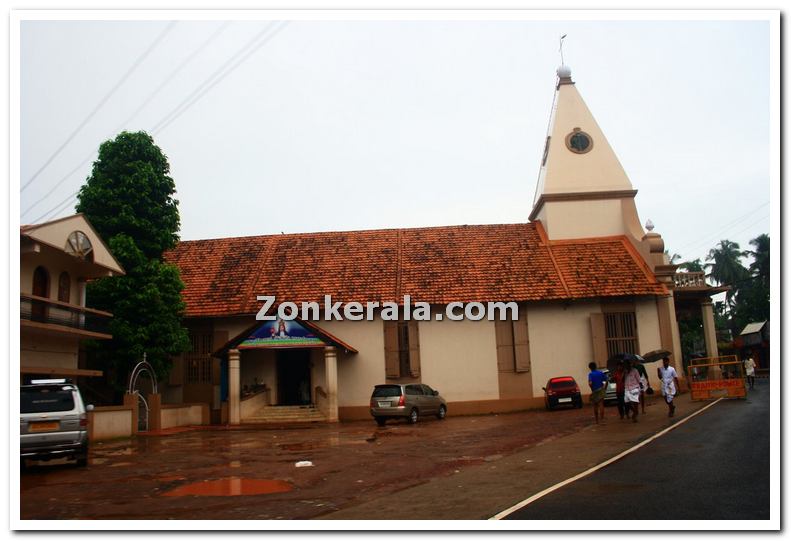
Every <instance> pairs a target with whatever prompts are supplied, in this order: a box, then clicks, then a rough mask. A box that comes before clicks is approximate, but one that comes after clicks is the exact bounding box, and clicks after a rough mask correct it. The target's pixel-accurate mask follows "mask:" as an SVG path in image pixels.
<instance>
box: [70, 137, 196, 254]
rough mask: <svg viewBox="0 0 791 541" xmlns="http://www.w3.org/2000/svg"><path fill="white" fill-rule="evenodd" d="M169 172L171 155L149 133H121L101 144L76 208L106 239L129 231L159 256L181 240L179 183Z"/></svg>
mask: <svg viewBox="0 0 791 541" xmlns="http://www.w3.org/2000/svg"><path fill="white" fill-rule="evenodd" d="M169 173H170V165H169V164H168V160H167V157H166V156H165V155H164V154H163V153H162V150H161V149H160V148H159V147H158V146H156V145H155V144H154V140H153V139H152V138H151V136H150V135H148V134H147V133H145V132H136V133H129V132H121V134H119V135H118V136H117V137H116V138H115V139H113V140H111V141H105V142H104V143H102V144H101V146H100V147H99V158H98V160H97V161H95V162H94V163H93V170H92V172H91V176H90V177H88V180H87V182H86V183H85V184H84V185H83V187H82V188H81V189H80V193H79V199H78V204H77V210H78V211H79V212H84V213H85V215H86V216H88V219H89V220H90V221H91V223H92V224H93V226H94V227H95V228H96V230H97V231H98V232H99V233H100V234H101V235H102V236H103V237H104V238H105V240H107V241H108V242H109V239H112V238H113V237H115V236H116V235H118V234H125V235H128V236H129V237H131V238H132V239H133V240H134V242H135V245H136V246H137V247H138V248H139V249H140V250H141V251H142V252H143V254H144V255H145V257H146V258H148V259H159V258H161V257H162V253H163V252H164V251H165V250H168V249H170V248H173V247H174V246H175V245H176V242H177V241H178V238H179V237H178V230H179V225H180V221H179V211H178V201H177V200H176V199H174V198H173V194H174V193H175V191H176V184H175V182H173V179H172V178H171V177H170V176H169Z"/></svg>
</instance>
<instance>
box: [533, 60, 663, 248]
mask: <svg viewBox="0 0 791 541" xmlns="http://www.w3.org/2000/svg"><path fill="white" fill-rule="evenodd" d="M557 75H558V78H557V84H556V88H555V99H554V103H553V107H552V113H551V117H550V128H549V133H548V134H547V139H546V143H545V147H544V154H543V157H542V161H541V170H540V172H539V176H538V184H537V186H536V194H535V198H534V201H533V210H532V212H531V213H530V220H531V221H540V222H541V223H542V225H543V226H544V229H545V230H546V232H547V236H548V237H549V238H550V239H551V240H559V239H573V238H586V237H606V236H612V235H626V236H627V237H628V238H629V239H630V240H631V241H632V242H633V243H634V245H635V246H636V247H638V249H641V248H642V249H641V250H640V251H641V252H643V251H644V248H643V246H641V245H642V244H643V242H642V240H643V237H644V236H645V231H644V230H643V228H642V226H641V225H640V219H639V217H638V215H637V208H636V207H635V202H634V197H635V195H636V194H637V190H635V189H634V187H633V186H632V183H631V182H630V181H629V178H628V177H627V176H626V172H625V171H624V169H623V167H622V166H621V163H620V162H619V161H618V158H617V157H616V155H615V152H614V151H613V149H612V147H610V143H609V142H608V141H607V138H606V137H605V136H604V133H603V132H602V130H601V128H599V125H598V124H597V123H596V120H595V119H594V118H593V115H592V114H591V112H590V110H589V109H588V106H587V105H586V104H585V102H584V101H583V99H582V96H581V95H580V93H579V92H578V91H577V87H576V84H575V83H574V81H573V80H572V79H571V69H570V68H569V67H568V66H565V65H564V66H561V67H559V68H558V70H557ZM644 255H645V256H648V252H647V251H646V253H645V254H644ZM646 259H648V257H646Z"/></svg>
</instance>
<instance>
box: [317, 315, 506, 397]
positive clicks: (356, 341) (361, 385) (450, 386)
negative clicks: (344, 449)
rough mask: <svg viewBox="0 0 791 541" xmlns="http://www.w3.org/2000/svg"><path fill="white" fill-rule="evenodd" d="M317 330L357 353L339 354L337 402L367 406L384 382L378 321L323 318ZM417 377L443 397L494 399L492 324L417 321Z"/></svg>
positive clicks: (482, 322) (494, 350) (495, 364)
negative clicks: (418, 359) (351, 347)
mask: <svg viewBox="0 0 791 541" xmlns="http://www.w3.org/2000/svg"><path fill="white" fill-rule="evenodd" d="M321 326H322V328H324V329H325V330H327V331H328V332H330V333H332V334H333V335H335V336H337V337H338V338H340V339H341V340H343V341H344V342H347V343H348V344H350V345H352V346H354V347H355V348H356V349H357V350H358V352H359V353H357V354H349V355H345V354H343V353H342V352H339V355H338V405H339V406H340V407H345V406H366V405H367V404H368V402H369V400H370V397H371V389H372V388H373V386H374V385H378V384H381V383H384V382H385V381H386V378H385V362H384V329H383V326H382V321H381V320H380V319H377V320H376V321H332V322H328V321H324V322H321ZM419 329H420V330H419V336H420V372H421V377H420V380H421V381H422V382H424V383H426V384H427V385H431V386H432V387H436V388H437V389H438V390H439V391H440V392H441V393H442V395H443V397H444V398H445V399H446V400H461V401H471V400H495V399H497V398H499V387H498V375H497V349H496V341H495V335H494V323H492V322H488V321H468V320H464V321H447V320H445V321H421V322H420V323H419Z"/></svg>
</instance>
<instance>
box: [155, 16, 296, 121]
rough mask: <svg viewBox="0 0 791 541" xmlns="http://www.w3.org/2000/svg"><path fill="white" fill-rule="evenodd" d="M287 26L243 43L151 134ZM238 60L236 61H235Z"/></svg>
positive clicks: (270, 28) (282, 23)
mask: <svg viewBox="0 0 791 541" xmlns="http://www.w3.org/2000/svg"><path fill="white" fill-rule="evenodd" d="M287 25H288V21H280V26H278V23H272V24H270V25H268V26H267V27H266V28H264V29H263V30H262V31H261V32H259V33H257V34H256V35H254V36H253V37H252V39H250V40H249V41H248V42H247V43H245V44H244V45H243V46H242V47H241V48H240V49H239V50H238V51H237V52H236V53H235V54H234V55H233V56H232V57H231V58H229V59H228V60H227V61H226V62H225V63H224V64H223V65H221V66H220V67H219V68H217V69H216V70H215V71H214V72H213V73H212V74H211V75H209V77H207V78H206V79H205V80H204V81H203V82H202V83H201V84H200V85H198V87H197V88H196V89H195V90H193V91H192V93H190V95H189V96H187V97H186V98H185V99H184V100H183V101H182V102H181V103H179V104H178V105H177V106H176V107H175V108H174V109H173V110H172V111H171V112H170V113H168V114H167V115H165V117H164V118H163V119H162V120H160V121H159V122H158V123H157V124H156V125H155V126H154V127H153V128H152V129H151V133H152V134H153V135H156V134H158V133H160V132H161V131H162V130H164V129H165V128H166V127H168V126H169V125H170V124H171V123H173V121H175V120H176V119H177V118H178V117H180V116H181V115H182V114H184V113H185V112H186V111H187V110H188V109H190V108H191V107H192V106H193V105H195V103H196V102H197V101H198V100H200V99H201V98H202V97H203V96H205V95H206V93H207V92H209V90H211V89H212V88H214V87H215V86H216V85H217V84H219V83H220V81H222V80H223V79H225V78H226V77H227V76H228V75H230V74H231V73H232V72H233V71H234V70H235V69H236V68H237V67H239V66H240V65H241V64H242V63H243V62H244V61H245V60H247V59H248V58H249V57H250V55H252V54H253V53H255V52H256V51H258V50H259V49H260V48H261V47H262V46H264V45H265V44H266V43H268V42H269V41H270V40H271V39H272V38H274V37H275V35H277V34H278V33H279V32H280V31H281V30H283V28H285V27H286V26H287ZM237 59H238V60H237Z"/></svg>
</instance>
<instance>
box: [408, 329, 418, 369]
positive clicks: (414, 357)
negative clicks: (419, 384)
mask: <svg viewBox="0 0 791 541" xmlns="http://www.w3.org/2000/svg"><path fill="white" fill-rule="evenodd" d="M409 375H410V376H412V377H413V378H419V377H420V336H419V333H418V331H417V321H410V322H409Z"/></svg>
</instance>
